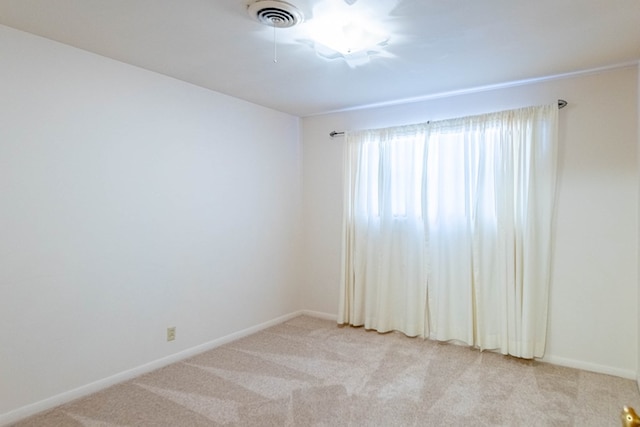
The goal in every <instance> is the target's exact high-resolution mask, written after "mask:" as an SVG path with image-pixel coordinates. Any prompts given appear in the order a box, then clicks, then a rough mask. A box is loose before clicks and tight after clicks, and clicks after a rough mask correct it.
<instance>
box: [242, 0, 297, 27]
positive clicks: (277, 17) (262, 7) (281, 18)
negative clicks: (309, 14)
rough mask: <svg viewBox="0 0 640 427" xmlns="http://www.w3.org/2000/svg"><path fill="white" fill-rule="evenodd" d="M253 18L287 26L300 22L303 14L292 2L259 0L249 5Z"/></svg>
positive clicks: (272, 25) (273, 25)
mask: <svg viewBox="0 0 640 427" xmlns="http://www.w3.org/2000/svg"><path fill="white" fill-rule="evenodd" d="M247 11H248V12H249V15H251V17H252V18H254V19H257V20H258V21H259V22H262V23H263V24H265V25H268V26H270V27H278V28H287V27H293V26H294V25H296V24H299V23H300V22H302V20H303V14H302V12H301V11H300V9H298V8H297V7H295V6H294V5H292V4H289V3H287V2H284V1H278V0H273V1H272V0H258V1H257V2H255V3H252V4H250V5H249V6H248V7H247Z"/></svg>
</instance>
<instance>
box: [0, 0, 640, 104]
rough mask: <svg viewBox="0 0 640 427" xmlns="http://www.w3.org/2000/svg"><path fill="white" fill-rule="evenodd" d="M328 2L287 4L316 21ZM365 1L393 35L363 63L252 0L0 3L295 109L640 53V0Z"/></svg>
mask: <svg viewBox="0 0 640 427" xmlns="http://www.w3.org/2000/svg"><path fill="white" fill-rule="evenodd" d="M326 1H332V0H289V3H292V4H294V5H295V6H297V7H299V8H300V9H301V10H302V11H303V13H304V15H305V18H306V20H307V22H311V21H312V20H313V19H314V11H317V10H318V8H317V7H318V5H319V4H320V3H322V2H326ZM333 1H336V0H333ZM338 1H339V0H338ZM362 2H367V3H368V4H369V5H371V4H378V3H379V4H381V5H382V4H384V6H386V7H387V8H388V9H389V10H386V11H385V13H386V15H385V17H384V19H382V22H381V24H382V25H384V26H385V27H386V28H387V29H388V30H389V32H390V39H389V43H388V46H387V47H386V48H385V50H384V54H383V55H376V56H372V57H371V59H370V61H369V62H368V63H367V64H364V65H360V66H357V67H352V66H349V64H347V63H346V62H345V61H344V60H343V59H341V58H336V59H329V58H326V57H323V56H320V55H318V54H317V53H316V51H315V50H314V49H313V47H312V46H311V44H310V43H309V42H308V40H306V39H305V34H304V26H305V25H306V23H303V24H301V25H298V26H295V27H292V28H281V29H277V30H276V31H275V34H274V29H272V28H269V27H267V26H265V25H262V24H260V23H258V22H257V21H255V20H253V19H251V17H250V16H249V15H248V13H247V6H248V4H250V3H252V1H250V0H180V1H176V0H109V1H105V0H0V24H3V25H6V26H9V27H13V28H16V29H18V30H22V31H26V32H30V33H33V34H36V35H39V36H43V37H47V38H50V39H52V40H56V41H58V42H62V43H65V44H68V45H71V46H74V47H77V48H80V49H84V50H87V51H90V52H94V53H96V54H99V55H103V56H106V57H109V58H113V59H116V60H118V61H122V62H125V63H129V64H132V65H135V66H138V67H142V68H145V69H148V70H152V71H155V72H158V73H162V74H165V75H168V76H172V77H175V78H177V79H180V80H184V81H186V82H190V83H193V84H196V85H199V86H202V87H205V88H209V89H212V90H215V91H218V92H222V93H225V94H228V95H231V96H234V97H237V98H241V99H245V100H248V101H251V102H254V103H256V104H260V105H264V106H267V107H271V108H274V109H276V110H280V111H283V112H287V113H290V114H293V115H297V116H308V115H313V114H320V113H324V112H329V111H337V110H343V109H350V108H357V107H360V106H367V105H376V104H385V103H393V102H397V101H401V100H406V99H416V98H420V97H428V96H434V95H437V94H442V93H449V92H456V91H464V90H467V89H472V88H477V87H483V86H491V85H496V84H501V83H507V82H517V81H523V80H528V79H536V78H543V77H546V76H552V75H558V74H565V73H572V72H578V71H583V70H590V69H597V68H601V67H609V66H616V65H621V64H627V63H633V62H635V61H638V60H640V0H536V1H521V0H515V1H514V0H484V1H481V2H480V1H469V0H448V1H444V0H380V1H379V2H373V1H372V0H359V2H356V3H355V4H354V5H353V7H356V6H358V5H362V4H363V3H362ZM389 5H391V6H392V7H389ZM347 7H350V6H347ZM274 36H275V43H274ZM274 50H277V62H274V60H273V59H274V55H275V52H274Z"/></svg>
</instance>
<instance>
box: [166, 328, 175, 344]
mask: <svg viewBox="0 0 640 427" xmlns="http://www.w3.org/2000/svg"><path fill="white" fill-rule="evenodd" d="M175 339H176V327H175V326H172V327H170V328H167V341H173V340H175Z"/></svg>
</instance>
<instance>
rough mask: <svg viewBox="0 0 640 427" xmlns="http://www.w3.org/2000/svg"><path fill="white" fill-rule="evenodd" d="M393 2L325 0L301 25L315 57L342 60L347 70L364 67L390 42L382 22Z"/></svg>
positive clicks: (393, 0)
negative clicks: (349, 67)
mask: <svg viewBox="0 0 640 427" xmlns="http://www.w3.org/2000/svg"><path fill="white" fill-rule="evenodd" d="M396 4H397V0H386V1H385V0H382V1H380V0H379V1H377V2H376V3H375V5H372V4H371V3H367V2H360V3H358V4H356V2H355V1H353V0H351V1H348V0H327V1H323V2H321V3H318V4H317V5H316V7H314V9H313V19H312V20H310V21H309V22H307V23H306V24H305V28H306V29H307V32H308V34H309V38H310V39H311V40H312V41H313V46H314V49H315V50H316V52H317V53H318V55H320V56H322V57H325V58H327V59H335V58H343V59H344V60H345V61H346V62H347V64H349V66H351V67H355V66H357V65H361V64H365V63H367V62H369V60H370V58H371V57H372V56H375V55H381V54H383V48H384V47H386V46H387V45H388V43H389V40H390V38H391V37H390V35H389V33H388V30H387V29H385V28H384V26H383V23H382V21H383V19H384V17H385V16H386V15H388V14H389V12H390V11H391V10H392V9H393V8H394V7H395V6H396Z"/></svg>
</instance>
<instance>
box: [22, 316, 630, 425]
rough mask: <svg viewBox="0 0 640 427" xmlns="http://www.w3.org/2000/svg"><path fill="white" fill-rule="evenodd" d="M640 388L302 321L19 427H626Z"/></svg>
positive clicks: (606, 378)
mask: <svg viewBox="0 0 640 427" xmlns="http://www.w3.org/2000/svg"><path fill="white" fill-rule="evenodd" d="M625 404H627V405H631V406H635V407H636V408H640V395H639V393H638V390H637V387H636V384H635V382H634V381H631V380H625V379H621V378H617V377H612V376H607V375H601V374H594V373H590V372H585V371H579V370H575V369H569V368H562V367H557V366H553V365H549V364H544V363H539V362H531V361H522V360H518V359H514V358H510V357H504V356H502V355H498V354H493V353H488V352H485V353H481V352H479V351H476V350H472V349H469V348H465V347H459V346H455V345H451V344H441V343H436V342H433V341H424V340H421V339H412V338H407V337H405V336H404V335H401V334H395V333H391V334H384V335H382V334H378V333H376V332H367V331H365V330H363V329H359V328H339V327H337V326H336V325H335V323H334V322H330V321H325V320H319V319H315V318H310V317H305V316H301V317H297V318H295V319H293V320H290V321H288V322H286V323H283V324H281V325H277V326H274V327H272V328H269V329H267V330H264V331H262V332H259V333H257V334H255V335H252V336H249V337H247V338H244V339H241V340H238V341H235V342H232V343H229V344H227V345H224V346H222V347H218V348H216V349H214V350H211V351H208V352H206V353H203V354H201V355H198V356H195V357H193V358H191V359H188V360H185V361H183V362H180V363H176V364H173V365H170V366H168V367H166V368H163V369H160V370H158V371H155V372H152V373H149V374H147V375H143V376H141V377H138V378H136V379H133V380H131V381H129V382H126V383H123V384H120V385H117V386H114V387H111V388H109V389H107V390H105V391H102V392H100V393H96V394H94V395H91V396H89V397H86V398H83V399H80V400H78V401H75V402H72V403H69V404H67V405H64V406H61V407H59V408H56V409H53V410H51V411H48V412H46V413H43V414H41V415H37V416H35V417H32V418H29V419H27V420H25V421H23V422H21V423H18V424H16V425H17V426H21V427H26V426H92V427H93V426H95V427H109V426H216V425H232V426H309V425H317V426H361V425H362V426H462V425H469V426H598V427H601V426H620V425H621V424H620V418H619V417H620V411H621V409H622V406H623V405H625Z"/></svg>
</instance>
